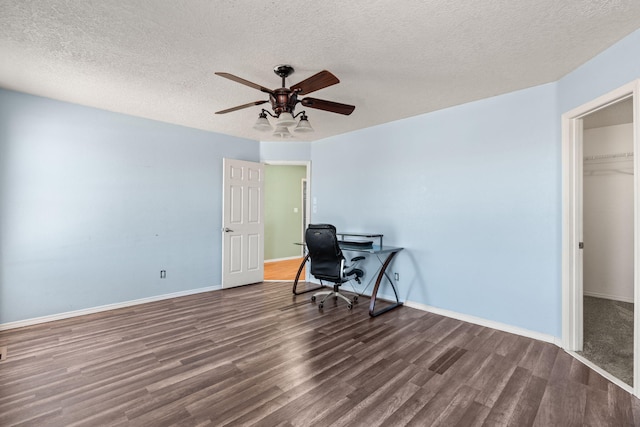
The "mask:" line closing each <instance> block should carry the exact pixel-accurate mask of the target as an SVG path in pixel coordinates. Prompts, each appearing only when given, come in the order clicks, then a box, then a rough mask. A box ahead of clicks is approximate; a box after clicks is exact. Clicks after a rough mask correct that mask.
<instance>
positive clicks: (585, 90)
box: [558, 30, 640, 114]
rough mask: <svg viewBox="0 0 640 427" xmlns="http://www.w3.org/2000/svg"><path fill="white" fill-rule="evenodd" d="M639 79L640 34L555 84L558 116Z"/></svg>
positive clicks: (633, 35)
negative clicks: (556, 86) (556, 85)
mask: <svg viewBox="0 0 640 427" xmlns="http://www.w3.org/2000/svg"><path fill="white" fill-rule="evenodd" d="M638 78H640V30H637V31H635V32H633V33H631V34H630V35H629V36H627V37H625V38H624V39H622V40H620V41H619V42H618V43H616V44H614V45H613V46H611V47H610V48H609V49H607V50H605V51H604V52H602V53H600V54H599V55H597V56H596V57H594V58H593V59H592V60H590V61H588V62H587V63H585V64H583V65H582V66H580V67H578V68H577V69H576V70H574V71H573V72H571V73H569V74H568V75H566V76H565V77H563V78H562V79H560V80H559V81H558V100H559V109H560V113H561V114H562V113H565V112H567V111H569V110H571V109H573V108H576V107H579V106H580V105H583V104H585V103H587V102H588V101H591V100H592V99H595V98H597V97H599V96H601V95H604V94H606V93H608V92H611V91H612V90H614V89H617V88H619V87H621V86H624V85H625V84H627V83H629V82H631V81H633V80H636V79H638Z"/></svg>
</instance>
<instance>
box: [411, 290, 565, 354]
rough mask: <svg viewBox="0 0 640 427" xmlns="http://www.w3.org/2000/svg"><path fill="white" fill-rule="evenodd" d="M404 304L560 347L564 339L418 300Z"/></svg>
mask: <svg viewBox="0 0 640 427" xmlns="http://www.w3.org/2000/svg"><path fill="white" fill-rule="evenodd" d="M404 305H406V306H407V307H411V308H415V309H418V310H422V311H428V312H429V313H434V314H439V315H441V316H446V317H451V318H452V319H457V320H462V321H463V322H469V323H473V324H475V325H480V326H486V327H487V328H492V329H497V330H499V331H503V332H508V333H511V334H515V335H520V336H523V337H527V338H532V339H534V340H539V341H544V342H548V343H551V344H554V345H557V346H558V347H562V340H561V339H560V338H558V337H555V336H553V335H548V334H543V333H541V332H536V331H531V330H529V329H524V328H519V327H517V326H512V325H508V324H506V323H500V322H496V321H493V320H488V319H483V318H481V317H475V316H470V315H468V314H462V313H458V312H455V311H451V310H445V309H442V308H437V307H432V306H430V305H426V304H421V303H417V302H411V301H407V302H405V303H404Z"/></svg>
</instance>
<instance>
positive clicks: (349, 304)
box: [311, 286, 358, 310]
mask: <svg viewBox="0 0 640 427" xmlns="http://www.w3.org/2000/svg"><path fill="white" fill-rule="evenodd" d="M321 295H324V296H325V297H324V298H322V301H320V303H319V304H318V308H319V309H322V308H323V307H324V302H325V301H326V300H327V299H329V298H330V297H332V296H333V297H336V298H340V299H343V300H344V301H345V302H346V303H347V308H348V309H349V310H351V309H352V308H353V303H354V302H356V301H358V296H357V295H354V296H353V300H350V299H349V298H347V297H346V296H345V295H343V294H341V293H340V292H339V291H338V290H337V289H336V287H335V286H334V289H333V290H332V291H322V292H316V293H315V294H313V296H312V297H311V301H315V300H316V298H317V297H319V296H321Z"/></svg>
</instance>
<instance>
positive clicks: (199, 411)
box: [0, 282, 640, 427]
mask: <svg viewBox="0 0 640 427" xmlns="http://www.w3.org/2000/svg"><path fill="white" fill-rule="evenodd" d="M367 302H368V301H367V299H366V298H361V302H360V303H359V304H356V306H355V307H354V309H353V310H352V311H349V310H347V308H346V307H345V305H344V304H343V303H341V302H338V303H337V305H334V304H333V303H328V304H327V305H326V306H325V309H324V311H323V312H320V311H319V310H318V309H317V306H316V305H315V304H313V303H310V302H309V295H308V294H307V295H300V296H297V297H295V296H293V295H292V293H291V283H281V282H269V283H262V284H257V285H251V286H245V287H240V288H232V289H228V290H222V291H214V292H209V293H203V294H198V295H192V296H187V297H182V298H176V299H171V300H165V301H159V302H154V303H149V304H144V305H138V306H135V307H129V308H124V309H118V310H113V311H108V312H103V313H98V314H93V315H88V316H83V317H76V318H72V319H65V320H60V321H55V322H50V323H46V324H41V325H35V326H31V327H26V328H21V329H15V330H9V331H4V332H0V346H6V347H7V358H6V360H5V361H4V362H1V363H0V425H2V426H15V425H33V426H108V425H117V426H125V425H149V426H167V425H179V426H206V425H215V426H223V425H233V426H235V425H259V426H360V425H362V426H367V427H369V426H378V425H384V426H404V425H408V426H432V425H442V426H465V427H466V426H481V425H486V426H507V425H510V426H582V425H589V426H627V425H634V424H635V425H640V404H639V403H638V400H637V399H636V398H634V397H632V396H630V395H629V394H628V393H626V392H624V391H623V390H621V389H620V388H618V387H617V386H615V385H613V384H612V383H610V382H608V381H607V380H605V379H604V378H603V377H601V376H600V375H599V374H597V373H596V372H594V371H592V370H590V369H589V368H588V367H586V366H585V365H583V364H581V363H580V362H578V361H577V360H575V359H574V358H573V357H571V356H569V355H568V354H566V353H565V352H564V351H562V350H560V349H559V348H558V347H556V346H554V345H551V344H548V343H544V342H540V341H535V340H532V339H528V338H524V337H520V336H516V335H512V334H508V333H505V332H501V331H497V330H493V329H489V328H485V327H482V326H478V325H473V324H470V323H465V322H462V321H458V320H454V319H451V318H446V317H442V316H438V315H435V314H431V313H426V312H422V311H418V310H415V309H411V308H408V307H402V308H400V309H397V310H393V311H391V312H388V313H386V314H384V315H382V316H379V317H377V318H370V317H369V316H368V315H367V309H368V307H367Z"/></svg>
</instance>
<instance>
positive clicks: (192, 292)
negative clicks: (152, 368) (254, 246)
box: [0, 286, 222, 331]
mask: <svg viewBox="0 0 640 427" xmlns="http://www.w3.org/2000/svg"><path fill="white" fill-rule="evenodd" d="M220 289H222V286H208V287H206V288H198V289H190V290H188V291H180V292H173V293H171V294H164V295H156V296H153V297H147V298H140V299H136V300H131V301H124V302H119V303H115V304H107V305H101V306H97V307H90V308H84V309H82V310H74V311H67V312H65V313H58V314H52V315H49V316H42V317H35V318H33V319H25V320H18V321H16V322H9V323H2V324H0V331H6V330H9V329H16V328H23V327H25V326H32V325H37V324H39V323H46V322H53V321H54V320H62V319H68V318H70V317H77V316H85V315H87V314H94V313H100V312H102V311H108V310H115V309H118V308H126V307H131V306H134V305H140V304H146V303H149V302H155V301H162V300H165V299H171V298H178V297H185V296H188V295H195V294H201V293H204V292H211V291H217V290H220Z"/></svg>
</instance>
